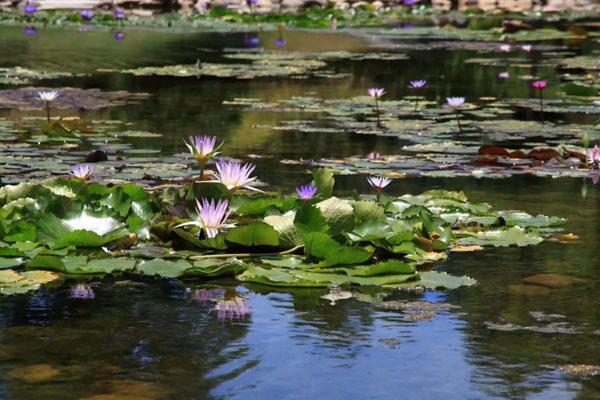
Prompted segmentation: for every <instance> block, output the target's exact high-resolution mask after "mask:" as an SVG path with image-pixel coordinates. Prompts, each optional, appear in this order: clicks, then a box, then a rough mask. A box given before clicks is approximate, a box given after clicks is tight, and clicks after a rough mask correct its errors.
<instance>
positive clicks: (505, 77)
mask: <svg viewBox="0 0 600 400" xmlns="http://www.w3.org/2000/svg"><path fill="white" fill-rule="evenodd" d="M498 78H500V79H508V78H510V74H509V73H508V72H500V73H499V74H498Z"/></svg>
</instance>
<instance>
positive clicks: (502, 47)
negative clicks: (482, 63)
mask: <svg viewBox="0 0 600 400" xmlns="http://www.w3.org/2000/svg"><path fill="white" fill-rule="evenodd" d="M511 49H512V46H511V45H510V44H501V45H500V51H503V52H505V53H508V52H510V51H511Z"/></svg>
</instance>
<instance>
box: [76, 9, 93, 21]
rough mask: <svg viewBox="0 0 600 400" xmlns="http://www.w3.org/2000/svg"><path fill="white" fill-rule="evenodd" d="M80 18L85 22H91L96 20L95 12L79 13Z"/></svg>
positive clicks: (84, 11)
mask: <svg viewBox="0 0 600 400" xmlns="http://www.w3.org/2000/svg"><path fill="white" fill-rule="evenodd" d="M79 16H80V17H81V18H82V19H83V20H84V21H91V20H92V18H94V12H93V11H92V10H83V11H80V12H79Z"/></svg>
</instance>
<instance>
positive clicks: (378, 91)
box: [368, 88, 385, 128]
mask: <svg viewBox="0 0 600 400" xmlns="http://www.w3.org/2000/svg"><path fill="white" fill-rule="evenodd" d="M368 93H369V96H371V97H372V98H373V99H374V100H375V114H376V115H377V127H378V128H381V117H380V114H379V98H380V97H381V96H383V95H384V94H385V89H383V88H370V89H369V90H368Z"/></svg>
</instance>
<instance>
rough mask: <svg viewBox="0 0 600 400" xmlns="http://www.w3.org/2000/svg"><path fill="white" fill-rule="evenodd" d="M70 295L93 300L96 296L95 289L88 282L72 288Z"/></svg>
mask: <svg viewBox="0 0 600 400" xmlns="http://www.w3.org/2000/svg"><path fill="white" fill-rule="evenodd" d="M70 297H71V298H73V299H80V300H93V299H95V298H96V294H95V293H94V289H92V287H91V286H90V285H88V284H87V283H78V284H77V285H75V286H73V287H72V288H71V294H70Z"/></svg>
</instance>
